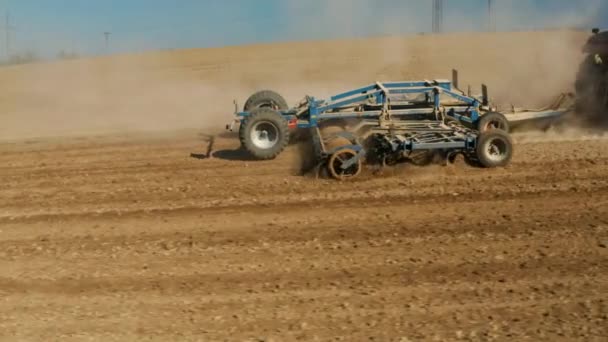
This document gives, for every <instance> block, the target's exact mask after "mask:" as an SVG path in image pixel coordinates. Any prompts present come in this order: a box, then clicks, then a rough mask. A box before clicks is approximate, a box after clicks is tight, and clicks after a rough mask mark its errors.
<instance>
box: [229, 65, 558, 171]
mask: <svg viewBox="0 0 608 342" xmlns="http://www.w3.org/2000/svg"><path fill="white" fill-rule="evenodd" d="M457 76H458V75H457V73H456V72H454V81H453V82H452V81H449V80H432V81H428V80H425V81H414V82H389V83H380V82H377V83H375V84H371V85H368V86H366V87H362V88H359V89H355V90H351V91H347V92H344V93H341V94H338V95H335V96H332V97H330V98H329V99H326V100H320V99H316V98H314V97H311V96H306V97H305V98H304V99H303V100H302V101H300V103H299V104H298V105H296V106H294V107H288V106H287V103H286V101H285V100H284V99H283V97H281V96H280V95H279V94H277V93H275V92H273V91H269V90H265V91H260V92H258V93H255V94H253V95H252V96H251V97H250V98H249V99H248V100H247V102H246V103H245V106H244V109H243V111H239V110H238V105H236V102H235V106H236V107H237V108H236V111H235V114H236V116H237V118H236V119H235V120H234V122H233V123H232V124H230V125H228V126H227V129H229V130H234V128H235V126H236V125H237V124H238V125H239V126H240V127H239V138H240V141H241V145H242V147H243V148H245V149H246V150H247V151H248V152H249V153H250V154H252V155H253V156H254V157H256V158H257V159H263V160H264V159H266V160H267V159H273V158H275V157H276V156H278V155H279V154H280V153H281V152H282V151H283V150H284V149H285V147H286V146H287V145H288V144H289V141H290V140H292V138H293V137H294V136H296V135H299V134H300V133H306V134H305V135H306V136H307V137H308V139H310V141H312V145H313V150H314V152H313V153H315V156H316V158H317V159H318V160H317V161H318V165H321V166H324V167H326V168H327V170H328V172H329V174H330V175H331V176H332V177H334V178H336V179H340V180H344V179H349V178H354V177H356V176H357V175H359V173H360V172H361V170H362V165H363V163H364V162H365V163H368V164H372V163H377V164H380V165H387V164H394V163H397V162H399V161H402V160H410V161H420V160H421V159H422V160H425V159H428V158H429V156H431V155H432V156H433V158H434V157H435V156H436V155H437V154H438V153H439V154H440V155H443V156H445V157H446V158H451V157H453V156H455V155H456V154H463V155H465V156H466V157H467V158H468V159H469V160H472V161H475V162H476V163H477V164H479V165H481V166H483V167H501V166H505V165H507V164H508V163H509V162H510V160H511V158H512V155H513V146H512V141H511V138H510V136H509V129H510V125H511V124H516V123H518V122H520V121H521V122H523V121H528V120H534V119H537V118H539V119H541V118H542V119H547V118H549V119H552V118H557V117H559V116H561V115H563V114H564V113H565V112H566V111H567V110H565V109H562V108H560V105H561V103H562V102H563V100H559V103H557V104H554V105H553V106H551V107H549V108H545V109H542V110H538V111H516V110H513V112H512V113H510V114H508V115H503V114H501V113H499V112H497V111H496V110H495V109H494V108H491V107H490V105H489V101H488V95H487V87H485V86H482V95H481V96H478V97H475V96H471V95H470V94H465V93H464V92H463V91H461V90H459V89H458V85H457V83H458V82H457V78H458V77H457ZM507 116H509V117H512V118H513V120H511V121H510V120H509V119H508V117H507Z"/></svg>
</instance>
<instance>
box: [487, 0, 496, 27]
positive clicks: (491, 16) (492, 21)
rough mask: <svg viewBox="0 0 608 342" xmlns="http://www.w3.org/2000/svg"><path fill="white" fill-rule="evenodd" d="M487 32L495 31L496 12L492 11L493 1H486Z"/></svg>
mask: <svg viewBox="0 0 608 342" xmlns="http://www.w3.org/2000/svg"><path fill="white" fill-rule="evenodd" d="M488 31H490V32H495V31H496V12H495V11H494V0H488Z"/></svg>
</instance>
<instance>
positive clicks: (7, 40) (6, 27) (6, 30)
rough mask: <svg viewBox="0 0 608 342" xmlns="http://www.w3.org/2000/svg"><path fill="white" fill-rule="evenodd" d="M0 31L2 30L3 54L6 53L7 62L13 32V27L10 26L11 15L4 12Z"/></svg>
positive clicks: (9, 55) (9, 56)
mask: <svg viewBox="0 0 608 342" xmlns="http://www.w3.org/2000/svg"><path fill="white" fill-rule="evenodd" d="M2 29H3V30H4V33H5V37H4V53H6V60H7V61H8V60H9V59H10V58H11V33H12V32H13V31H15V27H14V26H12V25H11V14H10V13H9V12H8V11H6V16H5V21H4V25H2Z"/></svg>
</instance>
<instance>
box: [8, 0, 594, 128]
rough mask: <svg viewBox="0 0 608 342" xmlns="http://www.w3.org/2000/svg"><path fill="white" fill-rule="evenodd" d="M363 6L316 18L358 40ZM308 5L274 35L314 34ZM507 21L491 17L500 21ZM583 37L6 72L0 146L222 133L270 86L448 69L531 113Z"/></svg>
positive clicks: (216, 53)
mask: <svg viewBox="0 0 608 342" xmlns="http://www.w3.org/2000/svg"><path fill="white" fill-rule="evenodd" d="M412 3H413V4H414V3H418V5H416V4H414V5H413V6H422V5H420V4H419V2H412ZM424 5H425V7H424V8H427V7H429V6H426V4H424ZM366 6H367V7H366ZM369 6H372V7H373V6H375V5H374V4H373V3H372V2H369V1H362V0H357V3H356V4H353V3H352V2H351V1H332V2H327V8H325V9H323V11H322V13H324V14H323V16H324V17H323V18H322V19H321V21H322V22H324V23H328V22H330V23H333V24H334V25H335V27H334V29H335V31H336V32H337V35H338V36H340V35H344V36H361V35H363V33H364V32H363V31H362V30H363V29H362V27H361V26H360V25H359V23H360V21H361V20H362V19H365V16H366V15H369V14H370V13H374V11H373V10H370V8H368V7H369ZM309 7H310V5H307V4H306V3H304V2H294V1H287V2H285V3H284V4H283V10H284V11H285V14H286V15H295V14H299V15H300V16H299V17H298V18H300V19H298V20H294V21H293V22H290V24H289V25H288V27H284V29H285V30H287V31H293V32H297V31H300V30H302V29H303V25H305V24H306V25H307V27H309V28H310V29H311V30H313V31H314V30H315V27H311V26H310V25H309V24H310V21H309V19H310V18H309V17H310V15H311V14H310V10H311V9H310V8H309ZM371 9H373V8H371ZM317 10H318V9H317ZM429 10H430V9H429ZM307 13H308V14H307ZM413 13H416V11H413ZM338 14H340V15H338ZM507 14H508V12H507ZM507 14H502V17H501V15H499V18H503V20H506V19H505V18H507V17H508V16H507ZM307 15H308V17H307ZM446 15H447V14H446ZM510 15H511V17H512V16H513V14H510ZM307 18H308V19H307ZM336 18H338V19H339V20H335V19H336ZM420 20H422V19H421V18H420V16H413V15H408V16H407V18H403V17H401V16H399V15H397V14H394V15H391V16H390V17H388V18H387V19H386V20H385V21H383V22H382V23H381V24H379V25H378V28H377V29H376V32H374V33H375V34H377V35H385V34H386V33H388V32H394V31H399V32H408V31H410V30H414V28H415V27H421V26H420V23H419V21H420ZM581 20H582V19H581ZM574 22H576V20H575V19H569V21H568V23H574ZM404 25H405V26H404ZM448 29H449V28H448ZM465 29H466V28H465ZM318 35H319V36H320V33H318ZM588 35H589V34H588V33H587V32H582V31H576V30H554V31H531V32H511V33H450V34H442V35H419V34H412V35H408V36H404V37H390V36H384V37H380V38H357V39H338V40H323V39H320V40H318V41H314V40H313V41H304V42H286V43H277V44H259V45H251V46H240V47H226V48H212V49H191V50H180V51H165V52H156V53H146V54H139V55H135V54H134V55H124V56H111V57H103V58H95V59H88V60H76V61H68V62H57V63H42V64H35V65H23V66H18V67H5V68H1V69H0V81H1V82H3V84H5V85H6V86H5V87H4V90H3V93H2V94H1V95H0V111H1V112H2V117H3V119H2V125H1V126H0V139H10V138H21V137H34V136H49V135H72V134H75V135H78V134H88V133H97V132H99V133H104V132H115V131H119V132H129V131H157V130H173V129H185V128H192V129H197V130H206V131H209V130H211V131H221V130H222V129H223V127H224V125H225V124H226V123H228V122H229V121H230V120H231V119H232V114H233V111H234V105H233V100H235V99H236V100H238V102H239V103H240V105H241V106H242V104H243V103H244V101H245V100H246V98H247V97H248V96H249V94H251V93H252V92H254V91H257V90H260V89H273V90H276V91H278V92H279V93H281V94H282V95H283V96H284V97H286V99H287V100H288V102H289V103H290V104H293V103H295V102H297V101H299V100H300V99H302V98H303V96H305V95H312V96H316V97H320V98H323V97H326V96H328V95H331V94H334V93H337V92H340V91H343V90H348V89H351V88H353V87H357V86H363V85H366V84H369V83H373V82H375V81H394V80H404V79H438V78H443V79H446V78H450V77H451V70H452V69H453V68H455V69H458V70H459V71H460V75H461V78H460V80H461V85H462V86H461V88H465V89H466V86H467V85H471V86H472V89H473V92H474V93H478V92H479V90H480V85H481V84H482V83H486V84H487V85H488V86H489V88H490V95H491V97H492V99H493V100H494V102H496V103H497V104H499V105H510V104H514V105H516V106H518V107H519V106H526V107H538V106H542V105H545V104H546V103H547V102H548V101H550V100H551V99H552V98H553V97H554V96H557V95H559V94H560V93H561V92H567V91H572V86H573V84H574V79H575V77H576V70H577V69H578V65H579V63H580V61H581V60H582V57H583V56H582V52H581V47H582V45H583V43H584V41H585V40H586V39H587V37H588ZM296 36H297V35H296Z"/></svg>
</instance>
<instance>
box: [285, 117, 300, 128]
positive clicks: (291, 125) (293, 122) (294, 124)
mask: <svg viewBox="0 0 608 342" xmlns="http://www.w3.org/2000/svg"><path fill="white" fill-rule="evenodd" d="M287 125H288V127H289V128H296V127H298V119H293V120H291V121H289V123H288V124H287Z"/></svg>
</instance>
